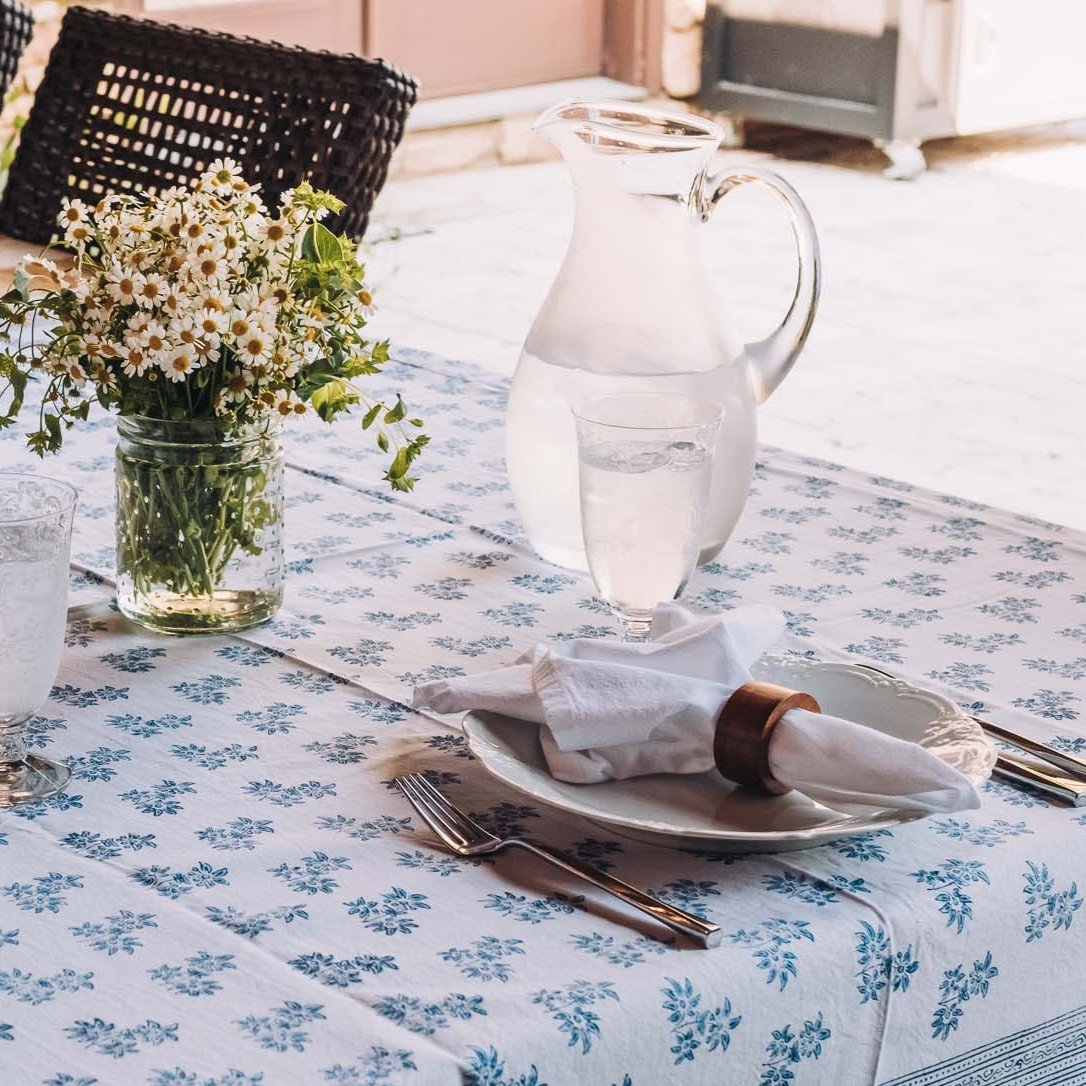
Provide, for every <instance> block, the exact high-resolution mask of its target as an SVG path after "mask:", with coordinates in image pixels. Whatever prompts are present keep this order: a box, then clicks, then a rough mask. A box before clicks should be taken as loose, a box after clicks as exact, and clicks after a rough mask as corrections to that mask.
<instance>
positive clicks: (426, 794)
mask: <svg viewBox="0 0 1086 1086" xmlns="http://www.w3.org/2000/svg"><path fill="white" fill-rule="evenodd" d="M396 784H397V785H398V787H399V789H400V791H401V792H403V794H404V795H405V796H406V797H407V798H408V800H409V801H410V802H411V806H412V807H414V808H415V810H416V811H418V813H419V815H420V817H421V818H422V820H423V821H424V822H425V823H426V825H428V826H429V827H430V829H432V830H433V831H434V833H436V834H437V836H438V837H439V838H440V839H441V840H442V841H443V842H444V844H446V845H447V846H448V847H449V848H450V849H452V851H453V852H455V853H456V854H457V855H458V856H485V855H487V854H488V853H491V852H500V851H501V850H502V849H503V848H522V849H524V850H525V851H526V852H531V853H533V854H534V855H536V856H539V857H541V858H542V859H544V860H546V861H547V862H548V863H552V864H554V865H555V867H560V868H561V869H562V870H563V871H568V872H569V873H570V874H571V875H576V876H577V877H578V878H582V879H584V880H585V881H586V882H590V883H592V885H593V886H596V887H599V889H601V890H606V891H607V892H608V893H609V894H614V896H615V897H617V898H618V899H619V900H620V901H624V902H626V904H627V905H632V906H633V907H634V908H635V909H640V910H641V912H643V913H648V915H649V916H651V917H653V918H654V919H656V920H659V921H660V923H661V924H666V925H667V927H669V928H671V930H672V931H677V932H679V933H680V934H681V935H685V936H687V937H688V938H690V939H693V940H694V941H695V942H697V943H699V944H700V945H701V946H703V947H714V946H718V945H719V944H720V940H721V938H722V932H721V930H720V928H719V927H718V926H717V925H716V924H710V923H709V921H708V920H703V919H702V918H701V917H700V916H694V915H693V914H692V913H688V912H684V911H683V910H682V909H676V908H675V906H674V905H669V904H668V903H667V902H666V901H660V900H659V899H658V898H654V897H652V896H651V895H649V894H646V893H645V892H644V891H642V890H638V889H637V888H636V887H634V886H630V885H629V883H625V882H623V881H622V880H621V879H616V878H615V877H614V876H613V875H608V874H607V872H606V871H601V870H600V869H599V868H598V867H594V866H592V865H591V864H586V863H581V862H580V861H579V860H570V859H567V858H566V857H565V856H560V855H558V853H556V852H552V851H551V850H550V849H548V848H545V847H544V846H542V845H537V844H535V843H534V842H532V841H527V840H524V839H523V838H521V837H506V838H501V837H495V836H494V834H492V833H490V832H489V831H487V830H485V829H483V827H482V826H480V825H479V824H478V823H477V822H473V821H472V820H471V819H470V818H468V816H467V815H466V814H464V812H463V811H461V810H459V809H457V808H456V807H454V806H453V805H452V804H451V803H450V802H449V801H448V800H447V799H446V798H445V797H444V796H443V795H442V794H441V793H440V792H439V791H438V790H437V789H436V788H435V787H434V786H433V785H432V784H431V783H430V782H429V781H428V780H427V779H426V777H425V776H423V774H421V773H409V774H408V775H407V776H405V777H398V778H397V779H396Z"/></svg>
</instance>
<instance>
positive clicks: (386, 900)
mask: <svg viewBox="0 0 1086 1086" xmlns="http://www.w3.org/2000/svg"><path fill="white" fill-rule="evenodd" d="M428 900H429V899H428V898H427V896H426V895H425V894H412V893H409V892H408V891H407V890H402V889H400V887H398V886H394V887H392V889H391V890H387V891H386V892H385V893H383V894H382V895H381V897H380V898H379V899H378V900H375V901H369V900H367V899H366V898H364V897H359V898H355V900H353V901H345V902H344V903H343V904H344V905H345V906H346V908H347V915H348V916H353V917H356V918H357V919H358V920H359V921H360V922H361V923H362V924H363V925H364V926H365V927H367V928H369V930H370V931H375V932H377V933H378V934H380V935H410V934H411V932H413V931H414V930H415V929H416V928H417V927H418V926H419V925H418V921H417V920H415V919H414V917H412V916H411V915H410V914H411V913H414V912H418V911H419V910H420V909H422V910H429V908H430V906H429V904H428V903H427V902H428Z"/></svg>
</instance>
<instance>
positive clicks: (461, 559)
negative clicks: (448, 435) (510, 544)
mask: <svg viewBox="0 0 1086 1086" xmlns="http://www.w3.org/2000/svg"><path fill="white" fill-rule="evenodd" d="M444 447H445V446H443V448H444ZM512 557H513V556H512V555H511V554H508V553H506V552H505V551H483V552H481V553H480V552H478V551H455V552H453V553H452V554H450V555H449V561H450V562H455V563H456V565H458V566H467V567H468V568H469V569H493V568H494V567H495V566H497V565H499V564H500V563H502V562H508V561H509V560H510V559H511V558H512Z"/></svg>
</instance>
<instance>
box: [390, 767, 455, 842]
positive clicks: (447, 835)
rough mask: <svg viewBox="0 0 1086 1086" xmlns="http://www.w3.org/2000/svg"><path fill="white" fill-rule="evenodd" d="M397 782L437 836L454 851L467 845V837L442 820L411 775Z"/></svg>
mask: <svg viewBox="0 0 1086 1086" xmlns="http://www.w3.org/2000/svg"><path fill="white" fill-rule="evenodd" d="M396 784H397V785H398V786H399V789H400V791H401V792H403V794H404V795H405V796H406V797H407V799H408V801H409V802H410V804H411V806H412V807H414V808H415V810H416V811H417V812H418V814H419V817H420V818H422V820H423V821H424V822H425V823H426V825H427V826H429V827H430V829H431V830H433V832H434V833H435V834H436V835H437V837H438V838H439V839H440V840H441V841H443V842H444V843H445V844H446V845H448V847H449V848H451V849H453V851H459V850H460V849H462V848H466V847H467V843H468V842H467V838H466V837H465V836H464V835H463V834H462V833H460V832H459V831H456V830H453V829H452V828H451V827H449V826H447V825H446V824H445V823H444V822H442V821H441V820H440V819H439V818H438V817H437V815H436V813H435V812H434V811H433V810H432V809H431V807H430V804H429V803H428V802H427V800H426V798H425V797H424V796H422V795H421V794H420V793H419V791H418V788H417V786H416V785H415V782H414V781H412V780H411V779H410V778H409V777H400V778H399V779H398V780H397V781H396Z"/></svg>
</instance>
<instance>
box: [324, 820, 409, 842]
mask: <svg viewBox="0 0 1086 1086" xmlns="http://www.w3.org/2000/svg"><path fill="white" fill-rule="evenodd" d="M316 825H317V828H318V829H322V830H331V831H332V832H333V833H342V834H345V835H346V836H347V837H353V838H355V839H356V840H358V841H373V840H375V839H376V838H378V837H380V836H381V835H382V834H386V833H392V834H397V833H404V832H406V831H407V830H409V829H410V828H411V819H410V818H396V817H394V816H393V815H380V816H379V817H378V818H372V819H369V820H367V821H365V822H359V821H358V819H357V818H350V817H348V816H347V815H321V816H320V818H318V819H317V822H316Z"/></svg>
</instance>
